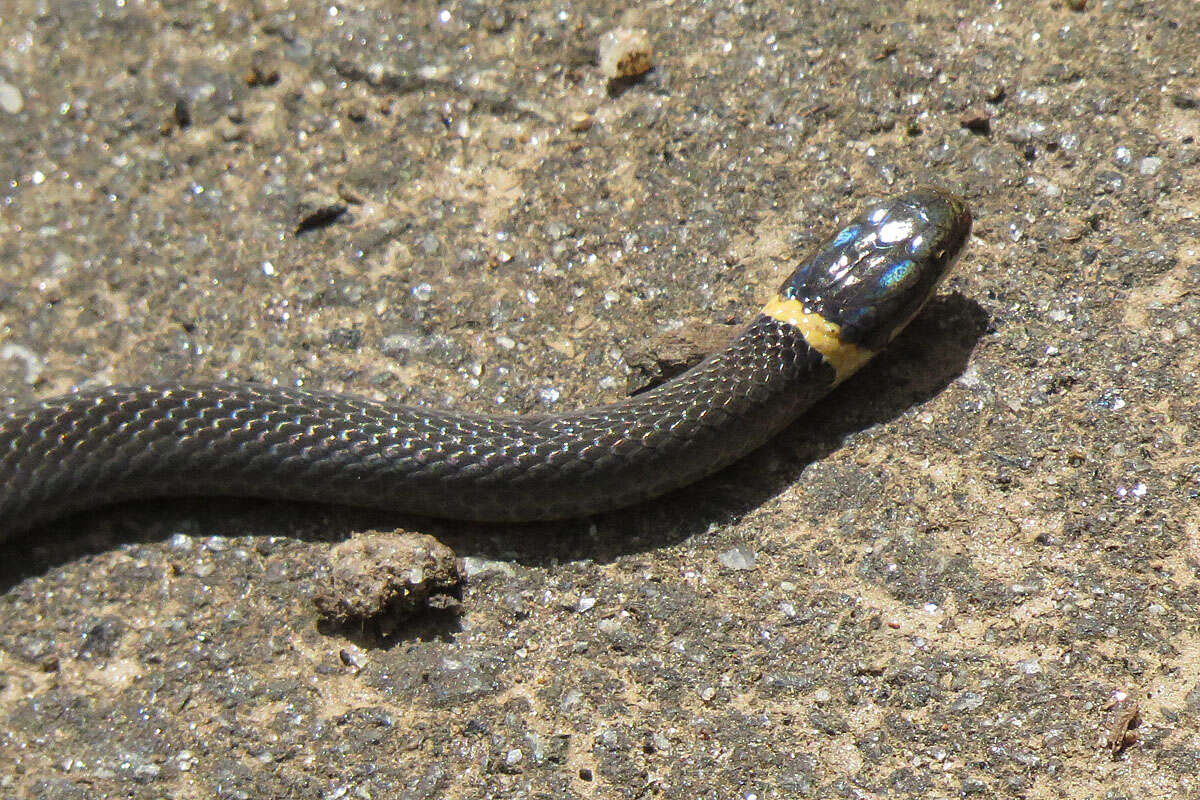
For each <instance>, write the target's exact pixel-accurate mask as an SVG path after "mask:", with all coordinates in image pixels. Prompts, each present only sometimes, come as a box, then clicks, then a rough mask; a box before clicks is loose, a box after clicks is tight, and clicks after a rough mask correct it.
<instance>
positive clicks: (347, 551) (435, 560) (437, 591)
mask: <svg viewBox="0 0 1200 800" xmlns="http://www.w3.org/2000/svg"><path fill="white" fill-rule="evenodd" d="M461 581H462V571H461V569H460V567H459V564H458V559H457V558H456V557H455V555H454V551H453V550H451V549H450V548H449V547H446V546H445V545H444V544H442V543H441V542H439V541H438V540H437V539H434V538H433V537H432V536H426V535H424V534H417V533H408V532H398V533H377V532H373V533H366V534H362V535H360V536H355V537H354V538H352V539H350V540H348V541H345V542H342V543H341V544H338V545H336V546H335V547H334V548H333V550H332V551H330V554H329V574H328V576H327V577H326V578H325V582H324V585H323V586H321V587H320V588H319V589H318V591H317V593H316V594H315V595H314V596H313V604H314V605H315V606H316V607H317V610H318V611H319V612H320V613H321V614H322V615H323V616H324V617H326V618H328V619H331V620H333V621H335V622H339V623H346V622H350V621H365V620H370V619H375V618H378V617H382V616H385V615H386V616H389V617H392V618H401V619H402V618H404V617H409V616H412V615H413V614H416V613H418V612H420V611H421V610H423V609H425V608H428V607H434V606H438V607H440V606H442V605H444V603H440V602H438V601H437V598H439V597H446V596H451V595H453V594H454V593H455V592H457V590H458V587H459V584H460V583H461Z"/></svg>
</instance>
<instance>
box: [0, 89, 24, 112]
mask: <svg viewBox="0 0 1200 800" xmlns="http://www.w3.org/2000/svg"><path fill="white" fill-rule="evenodd" d="M24 108H25V99H24V98H23V97H21V90H20V89H18V88H17V87H15V86H13V85H12V84H11V83H5V82H4V81H0V110H3V111H5V112H6V113H9V114H20V113H21V110H22V109H24Z"/></svg>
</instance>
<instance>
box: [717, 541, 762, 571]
mask: <svg viewBox="0 0 1200 800" xmlns="http://www.w3.org/2000/svg"><path fill="white" fill-rule="evenodd" d="M717 561H719V562H721V566H723V567H725V568H726V569H736V570H745V569H754V564H755V562H757V561H758V557H757V556H756V555H755V554H754V551H753V550H751V549H750V548H749V547H745V546H743V545H738V546H737V547H731V548H729V549H728V550H726V551H725V552H724V553H721V554H720V555H718V556H717Z"/></svg>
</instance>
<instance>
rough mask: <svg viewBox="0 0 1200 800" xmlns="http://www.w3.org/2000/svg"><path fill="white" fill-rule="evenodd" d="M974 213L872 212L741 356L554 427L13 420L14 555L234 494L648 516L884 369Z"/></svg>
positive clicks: (245, 412)
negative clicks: (834, 393)
mask: <svg viewBox="0 0 1200 800" xmlns="http://www.w3.org/2000/svg"><path fill="white" fill-rule="evenodd" d="M970 225H971V216H970V212H969V211H968V210H967V207H966V205H965V204H964V203H963V202H962V201H961V200H960V199H958V198H956V197H953V196H951V195H949V194H946V193H943V192H941V191H938V190H935V189H928V188H925V189H917V190H914V191H911V192H908V193H907V194H903V195H900V196H898V197H896V198H893V199H891V200H887V201H884V202H882V203H879V204H876V205H873V206H871V207H869V208H867V209H866V210H865V211H863V212H862V213H861V214H860V215H859V216H858V217H857V218H856V219H855V220H854V221H853V222H851V223H850V224H849V225H847V226H846V227H844V228H842V229H841V230H840V231H839V232H837V233H836V234H835V235H834V236H833V237H831V238H830V239H829V240H828V241H827V242H826V243H825V244H824V245H823V246H822V247H820V248H818V249H817V250H816V251H815V253H814V254H813V255H812V256H810V257H809V258H807V259H805V260H804V261H803V262H801V263H800V265H799V266H798V267H797V268H796V270H795V271H794V272H793V273H792V275H791V277H789V278H788V280H787V281H786V282H785V283H784V284H783V287H782V288H781V289H780V291H779V293H778V294H777V295H776V296H775V297H774V298H773V299H772V300H771V301H770V302H769V303H767V305H766V306H765V307H764V308H763V310H762V313H760V314H759V315H758V317H757V318H756V319H755V320H754V321H753V322H751V323H750V325H749V326H748V327H747V328H746V329H745V330H744V331H743V332H742V333H741V334H740V335H739V336H738V337H736V338H735V339H734V340H733V341H732V342H731V343H730V344H729V345H728V346H727V347H726V348H725V349H723V350H721V351H720V352H717V353H715V354H713V355H711V356H710V357H709V358H707V359H706V360H705V361H703V362H702V363H700V364H699V365H697V366H696V367H694V368H692V369H691V370H689V371H687V372H685V373H683V374H682V375H680V376H678V377H677V378H675V379H673V380H671V381H669V382H668V383H665V384H663V385H662V386H659V387H657V388H655V389H653V390H651V391H649V392H646V393H645V394H642V395H638V396H636V397H633V398H630V399H627V400H624V401H622V402H618V403H614V404H612V405H607V406H602V407H599V408H593V409H587V410H582V411H576V412H571V413H566V414H562V415H554V416H489V415H482V414H462V413H455V412H450V411H438V410H430V409H425V408H419V407H413V406H405V405H400V404H394V403H379V402H374V401H370V400H366V399H362V398H357V397H352V396H348V395H339V394H331V393H321V392H305V391H299V390H294V389H287V388H276V387H265V386H257V385H249V384H240V385H231V384H209V385H186V384H174V383H168V384H147V385H141V386H125V387H110V388H106V389H100V390H97V391H88V392H81V393H78V394H72V395H66V396H62V397H57V398H52V399H47V400H44V401H42V402H40V403H38V404H36V405H34V406H33V407H31V408H26V409H23V410H19V411H14V412H5V413H4V414H3V415H2V416H0V539H4V538H6V537H11V536H13V535H14V534H16V533H18V532H22V531H25V530H28V529H30V528H33V527H35V526H37V525H39V524H42V523H44V522H46V521H48V520H51V519H54V518H57V517H61V516H64V515H66V514H69V513H73V512H78V511H81V510H84V509H89V508H92V507H95V506H99V505H105V504H109V503H114V502H118V501H125V500H131V499H141V498H161V497H177V496H197V495H224V496H243V497H259V498H271V499H289V500H301V501H321V502H333V503H343V504H352V505H361V506H372V507H383V508H388V509H393V510H395V511H397V512H403V513H413V514H420V515H428V516H435V517H447V518H455V519H465V520H478V521H503V520H512V521H525V520H538V519H554V518H562V517H571V516H580V515H586V514H591V513H596V512H600V511H605V510H609V509H613V508H617V507H620V506H625V505H629V504H632V503H636V502H639V501H642V500H646V499H649V498H652V497H655V496H658V495H661V494H663V493H664V492H668V491H671V490H673V489H676V488H679V487H681V486H683V485H685V484H688V483H691V482H692V481H695V480H698V479H700V478H702V477H704V476H706V475H709V474H711V473H713V472H715V471H716V470H718V469H720V468H721V467H723V466H725V465H727V464H729V463H731V462H732V461H734V460H736V459H738V458H740V457H742V456H743V455H745V454H746V453H748V452H750V451H751V450H753V449H755V448H757V447H759V446H760V445H761V444H763V443H764V442H765V441H766V440H767V439H768V438H769V437H771V436H772V435H773V434H775V433H776V432H778V431H779V430H780V429H782V428H783V427H785V426H786V425H788V424H789V423H790V422H792V421H793V420H794V419H795V418H796V417H797V416H798V415H799V414H800V413H802V412H803V411H804V410H805V409H806V408H808V407H809V406H811V405H812V404H813V403H814V402H815V401H816V400H818V399H819V398H820V397H822V396H823V395H825V394H826V393H827V392H828V391H829V390H830V389H831V388H832V387H833V386H835V385H836V384H837V383H839V382H840V381H842V380H844V379H845V378H846V377H848V375H849V374H851V373H852V372H853V371H854V370H855V369H857V368H858V367H859V366H861V364H862V363H864V362H865V361H866V360H867V359H868V358H870V356H871V355H873V354H874V353H876V352H877V351H878V350H880V349H881V348H882V347H883V346H884V345H886V343H887V342H888V341H890V340H891V338H892V337H894V336H895V335H896V333H897V332H898V331H899V330H900V329H901V328H902V327H903V326H904V325H905V324H907V323H908V321H909V320H910V319H911V318H912V317H913V316H914V315H915V314H916V313H917V311H919V310H920V308H921V306H922V305H923V304H924V303H925V301H926V300H927V299H928V298H929V297H930V296H931V295H932V293H933V291H934V288H935V287H936V285H937V283H938V281H939V280H940V279H941V278H942V277H943V276H944V275H945V273H946V272H947V270H948V269H949V268H950V266H951V264H952V263H953V261H954V259H955V257H956V256H957V255H958V253H959V251H960V250H961V248H962V246H963V245H964V244H965V242H966V240H967V237H968V233H969V231H970Z"/></svg>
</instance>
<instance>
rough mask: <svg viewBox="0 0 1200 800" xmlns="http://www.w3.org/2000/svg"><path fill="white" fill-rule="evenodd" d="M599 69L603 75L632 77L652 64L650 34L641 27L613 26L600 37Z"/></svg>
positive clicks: (608, 76) (611, 77) (645, 70)
mask: <svg viewBox="0 0 1200 800" xmlns="http://www.w3.org/2000/svg"><path fill="white" fill-rule="evenodd" d="M598 56H599V61H600V71H601V72H603V73H604V75H605V77H607V78H610V79H615V78H632V77H634V76H635V75H641V74H642V73H643V72H647V71H648V70H649V69H650V67H652V66H654V62H653V58H654V48H653V47H652V46H651V45H650V35H649V34H648V33H646V31H645V30H643V29H641V28H613V29H612V30H611V31H609V32H608V33H606V34H604V35H603V36H601V37H600V47H599V49H598Z"/></svg>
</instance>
